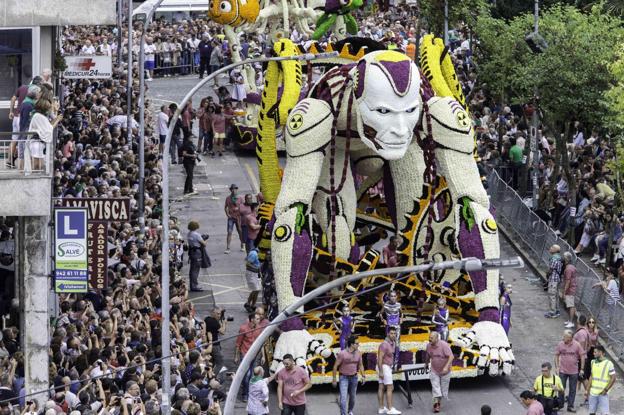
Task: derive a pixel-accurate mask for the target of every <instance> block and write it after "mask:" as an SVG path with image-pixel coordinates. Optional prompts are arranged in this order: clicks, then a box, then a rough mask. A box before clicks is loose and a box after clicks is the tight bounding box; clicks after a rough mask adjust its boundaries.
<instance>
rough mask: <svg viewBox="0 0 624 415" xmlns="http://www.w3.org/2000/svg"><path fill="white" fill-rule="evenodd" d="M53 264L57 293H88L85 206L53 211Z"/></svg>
mask: <svg viewBox="0 0 624 415" xmlns="http://www.w3.org/2000/svg"><path fill="white" fill-rule="evenodd" d="M54 264H55V271H54V290H55V291H56V292H57V293H86V292H87V284H88V273H87V209H84V208H71V209H70V208H56V209H55V210H54Z"/></svg>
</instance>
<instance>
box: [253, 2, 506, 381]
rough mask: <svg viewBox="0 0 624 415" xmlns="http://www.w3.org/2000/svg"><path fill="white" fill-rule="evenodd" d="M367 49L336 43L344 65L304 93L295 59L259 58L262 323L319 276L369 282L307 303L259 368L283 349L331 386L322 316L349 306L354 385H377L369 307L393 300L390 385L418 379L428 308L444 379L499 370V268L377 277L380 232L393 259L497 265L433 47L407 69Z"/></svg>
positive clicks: (466, 142)
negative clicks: (355, 347)
mask: <svg viewBox="0 0 624 415" xmlns="http://www.w3.org/2000/svg"><path fill="white" fill-rule="evenodd" d="M283 4H285V3H283ZM273 6H275V4H271V5H270V6H269V7H273ZM297 6H298V5H297ZM297 6H293V9H296V8H297ZM260 10H261V11H262V10H264V8H261V9H260ZM259 13H261V12H259ZM267 13H268V12H267ZM293 15H294V16H296V18H297V19H300V20H298V22H299V23H297V24H298V25H301V24H303V23H301V22H304V21H306V19H307V18H309V17H305V16H307V15H305V14H304V13H302V12H301V10H298V11H296V12H294V13H293ZM271 16H273V18H275V16H276V14H272V15H271ZM263 19H264V22H266V21H270V19H271V17H267V15H265V16H264V17H263ZM262 24H264V23H262ZM282 34H283V32H282ZM366 42H367V41H365V40H361V39H356V38H348V39H344V40H343V41H342V44H341V45H340V47H339V48H338V49H339V50H340V52H341V59H344V61H343V62H333V63H329V64H327V65H326V69H325V72H324V74H323V76H322V77H321V78H320V79H319V80H317V81H316V82H314V84H313V85H306V79H305V76H304V68H303V67H302V65H301V63H300V62H299V61H282V62H270V63H269V64H268V67H267V69H266V72H265V77H264V78H265V83H264V88H263V90H262V94H261V101H260V105H259V107H258V126H257V131H256V136H255V147H256V153H257V157H258V169H259V173H260V185H261V192H262V194H263V197H264V202H263V203H262V205H261V206H260V209H259V215H260V219H261V224H262V226H263V230H262V232H261V233H260V236H259V240H258V241H257V243H258V244H259V248H260V253H261V257H262V258H263V259H264V265H263V267H262V279H263V298H264V302H265V304H267V307H268V312H269V317H271V316H274V315H276V313H277V312H278V311H279V310H282V309H284V308H285V307H287V306H288V305H290V304H293V303H294V301H296V299H297V298H300V297H301V296H302V295H303V294H304V293H305V292H308V291H309V290H311V289H314V288H315V287H318V286H319V285H322V284H324V283H326V282H327V281H329V280H330V279H333V278H336V277H339V276H342V275H347V274H353V273H356V272H360V271H363V270H371V269H380V272H381V273H380V275H378V276H375V277H369V278H366V279H364V280H362V281H361V282H360V283H359V284H357V285H347V286H344V287H342V289H340V290H335V291H332V292H331V293H330V295H329V296H327V297H324V298H318V299H317V301H315V302H313V303H310V304H309V305H308V306H307V309H308V310H312V309H313V310H314V311H311V312H307V313H306V312H305V310H301V312H302V314H301V315H300V316H296V317H294V318H291V319H290V320H288V322H287V323H285V324H282V326H281V327H280V329H281V334H280V335H279V337H278V338H277V339H275V340H274V342H273V343H272V344H271V345H268V346H269V347H268V350H269V351H270V355H271V358H272V359H271V360H272V363H271V370H273V371H274V370H277V369H278V368H279V365H280V364H281V358H282V357H283V356H284V355H285V354H287V353H289V354H292V355H293V356H294V357H295V359H296V361H297V364H299V365H301V366H307V367H308V368H309V370H310V372H311V374H312V380H313V382H314V383H328V382H331V379H332V376H331V368H332V366H333V363H334V356H335V353H336V352H337V351H339V350H340V332H339V330H338V327H339V326H338V325H337V324H335V322H336V321H338V320H340V319H341V318H342V317H343V316H342V315H341V313H342V310H344V309H345V306H348V308H349V310H350V316H349V317H350V318H351V319H352V320H353V334H355V335H357V336H359V342H360V350H361V351H362V352H363V354H364V366H365V369H366V371H367V375H368V376H369V379H376V377H377V375H376V372H375V367H376V352H377V348H378V346H379V344H380V342H382V341H383V339H384V338H385V335H386V331H385V330H386V328H385V327H384V325H383V324H382V320H381V315H380V311H381V310H382V309H383V308H384V304H386V301H387V295H388V293H389V291H391V290H392V291H394V292H396V294H397V297H398V301H399V302H400V303H401V306H400V308H401V312H402V314H403V319H402V322H401V325H400V329H401V333H400V353H399V354H398V356H397V357H396V367H395V369H396V373H395V377H396V378H397V379H403V378H404V374H403V373H402V371H408V372H409V373H410V374H411V376H410V379H419V378H427V373H426V371H425V370H424V364H423V363H424V350H425V347H426V344H427V341H428V338H429V333H430V332H431V331H432V330H437V329H438V326H437V325H436V324H435V323H434V314H435V313H438V312H439V310H438V309H437V308H436V304H444V303H445V304H446V305H445V307H446V313H448V341H449V343H450V345H451V348H452V350H453V352H454V354H455V360H454V362H453V368H452V374H453V377H473V376H477V375H480V374H483V373H489V374H490V375H499V374H502V373H505V374H508V373H510V372H511V370H512V368H513V365H514V356H513V352H512V350H511V346H510V344H509V340H508V338H507V334H506V333H505V330H504V329H503V327H502V326H501V325H500V323H499V319H500V317H499V315H500V313H499V275H498V271H497V270H488V271H477V272H466V271H465V270H447V271H444V272H439V273H431V274H424V275H408V276H407V278H405V279H402V280H401V281H400V282H394V283H393V282H392V278H394V276H386V275H383V267H384V265H383V264H381V262H382V261H381V252H380V248H381V247H383V246H384V245H386V244H387V242H386V241H387V239H388V237H389V236H390V235H395V236H396V237H397V238H398V247H397V251H398V265H413V264H421V263H424V262H427V261H442V260H449V259H460V258H467V257H478V258H498V257H499V240H498V230H497V225H496V222H495V220H494V218H493V216H492V214H491V211H490V205H489V200H488V196H487V194H486V192H485V190H484V188H483V185H482V182H481V179H480V175H479V172H478V168H477V165H476V162H475V159H474V156H473V149H474V137H473V136H474V134H473V128H472V122H471V118H470V116H469V114H468V109H467V106H466V103H465V99H464V97H463V94H462V89H461V86H460V84H459V82H458V80H457V76H456V74H455V70H454V67H453V64H452V62H451V59H450V56H449V55H448V53H447V49H446V48H445V47H444V45H443V44H442V41H441V40H440V39H436V38H434V37H433V36H431V35H428V36H425V37H424V38H423V39H422V42H421V48H420V52H421V54H420V65H416V63H415V62H413V61H411V60H410V59H409V58H408V57H407V56H406V55H404V54H402V53H400V52H397V51H388V50H383V46H379V45H371V44H365V43H366ZM273 46H274V47H273V49H274V53H275V54H276V55H280V56H289V55H294V54H299V53H302V52H304V51H302V50H301V49H300V48H299V47H298V46H296V45H294V44H293V43H292V42H291V41H290V40H288V39H287V37H285V36H283V35H281V36H277V37H275V41H274V45H273ZM317 47H318V45H316V46H315V48H317ZM329 47H330V48H332V49H333V48H334V46H332V45H330V46H329ZM302 91H303V93H302ZM279 131H283V136H284V138H285V148H286V165H285V168H284V169H283V170H282V169H281V168H280V163H279V159H278V155H277V146H276V141H277V140H276V137H277V136H278V133H279ZM376 287H379V288H378V289H377V288H376ZM358 293H359V294H358ZM441 299H444V301H442V300H441ZM328 304H329V306H328ZM436 310H438V311H436Z"/></svg>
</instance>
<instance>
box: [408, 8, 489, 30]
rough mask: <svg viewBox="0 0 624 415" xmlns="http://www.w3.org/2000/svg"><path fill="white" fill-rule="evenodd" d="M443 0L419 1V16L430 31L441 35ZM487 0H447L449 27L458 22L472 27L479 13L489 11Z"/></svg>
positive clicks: (456, 24) (454, 25)
mask: <svg viewBox="0 0 624 415" xmlns="http://www.w3.org/2000/svg"><path fill="white" fill-rule="evenodd" d="M444 1H445V0H430V1H421V2H419V7H420V15H421V18H422V19H423V20H424V21H425V22H426V24H427V27H428V29H429V31H430V32H431V33H435V34H436V35H438V36H440V37H442V34H443V32H444ZM490 3H491V2H490V1H489V0H448V8H449V28H453V27H457V26H458V25H459V24H460V23H463V24H465V25H466V26H467V27H468V28H469V29H473V28H474V25H475V24H476V22H477V17H478V16H479V15H480V14H481V13H489V8H490Z"/></svg>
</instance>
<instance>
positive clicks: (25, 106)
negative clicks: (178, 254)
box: [17, 85, 41, 170]
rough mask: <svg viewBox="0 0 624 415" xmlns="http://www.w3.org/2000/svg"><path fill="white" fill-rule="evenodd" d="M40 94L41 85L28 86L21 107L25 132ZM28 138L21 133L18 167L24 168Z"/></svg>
mask: <svg viewBox="0 0 624 415" xmlns="http://www.w3.org/2000/svg"><path fill="white" fill-rule="evenodd" d="M40 96H41V88H40V87H39V86H37V85H31V86H29V87H28V93H27V94H26V99H24V102H22V106H21V108H20V132H22V133H25V132H27V131H28V127H29V126H30V119H31V114H32V112H33V110H34V109H35V104H36V103H37V100H39V97H40ZM27 138H28V137H27V136H26V135H25V134H21V135H20V137H19V142H18V145H17V155H18V168H19V169H20V170H21V169H23V168H24V153H25V150H26V139H27Z"/></svg>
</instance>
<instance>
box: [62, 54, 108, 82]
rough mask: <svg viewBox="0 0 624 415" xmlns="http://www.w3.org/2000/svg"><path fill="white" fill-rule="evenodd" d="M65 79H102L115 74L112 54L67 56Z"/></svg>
mask: <svg viewBox="0 0 624 415" xmlns="http://www.w3.org/2000/svg"><path fill="white" fill-rule="evenodd" d="M65 63H66V64H67V69H65V71H63V78H65V79H101V78H111V77H112V76H113V61H112V57H111V56H65Z"/></svg>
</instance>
